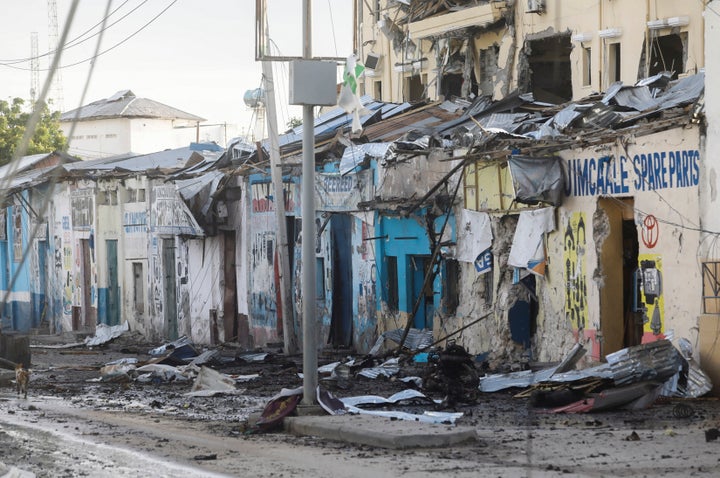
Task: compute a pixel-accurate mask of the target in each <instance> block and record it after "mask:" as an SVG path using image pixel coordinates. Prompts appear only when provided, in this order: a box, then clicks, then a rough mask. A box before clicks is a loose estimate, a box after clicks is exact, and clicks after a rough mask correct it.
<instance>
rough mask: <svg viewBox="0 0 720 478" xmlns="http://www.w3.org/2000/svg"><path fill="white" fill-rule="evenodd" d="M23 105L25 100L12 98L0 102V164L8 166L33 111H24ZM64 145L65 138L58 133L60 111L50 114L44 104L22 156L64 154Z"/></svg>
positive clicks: (65, 143)
mask: <svg viewBox="0 0 720 478" xmlns="http://www.w3.org/2000/svg"><path fill="white" fill-rule="evenodd" d="M24 106H25V100H23V99H22V98H15V99H13V100H12V102H11V103H8V102H7V101H4V100H0V165H2V164H7V163H8V162H9V161H10V160H11V159H12V156H13V154H14V153H15V150H16V149H17V147H18V146H19V145H20V140H21V139H22V136H23V134H24V133H25V128H26V125H27V122H28V120H29V119H30V116H31V115H32V112H31V111H27V110H26V108H25V107H24ZM67 144H68V143H67V138H65V136H64V135H63V133H62V131H61V130H60V112H59V111H53V112H51V111H50V109H49V108H48V106H47V105H43V107H42V110H41V115H40V121H39V122H38V125H37V127H36V128H35V134H33V137H32V138H31V139H30V144H29V145H28V148H27V151H25V153H24V154H26V155H30V154H40V153H51V152H53V151H56V150H61V151H64V150H66V149H67Z"/></svg>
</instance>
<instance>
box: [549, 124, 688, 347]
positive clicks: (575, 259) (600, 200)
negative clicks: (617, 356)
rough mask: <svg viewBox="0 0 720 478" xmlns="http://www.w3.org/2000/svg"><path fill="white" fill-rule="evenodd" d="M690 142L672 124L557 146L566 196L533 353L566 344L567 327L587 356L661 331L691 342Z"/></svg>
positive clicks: (552, 242)
mask: <svg viewBox="0 0 720 478" xmlns="http://www.w3.org/2000/svg"><path fill="white" fill-rule="evenodd" d="M699 139H700V132H699V128H698V127H686V128H672V129H669V130H666V131H663V132H660V133H655V134H649V135H645V136H641V135H637V136H634V137H626V138H623V140H618V141H617V142H613V143H610V144H606V145H603V146H599V147H593V148H585V149H576V150H572V151H564V152H562V153H560V156H561V157H562V159H563V160H564V161H565V164H566V167H567V170H566V171H567V176H566V194H567V197H566V198H565V199H564V201H563V204H562V206H561V207H559V208H557V210H556V215H555V219H556V230H555V231H554V232H552V233H550V234H548V235H547V259H548V260H547V271H548V272H547V275H546V277H545V280H542V281H540V282H539V284H540V289H541V290H540V291H538V292H539V295H540V296H541V297H544V298H545V299H544V300H543V302H542V303H541V308H540V314H539V316H538V330H542V331H543V333H542V334H540V335H539V336H538V337H537V342H536V346H537V351H538V358H539V359H540V360H556V359H558V358H560V356H561V355H562V353H563V351H566V350H567V349H568V347H569V345H570V344H569V343H568V338H567V334H566V333H565V331H566V330H567V328H568V327H570V328H571V330H572V332H573V335H574V337H575V338H576V339H577V340H579V341H580V342H581V343H583V344H584V345H586V347H587V348H588V350H589V351H590V352H591V354H590V355H591V357H592V358H593V359H595V360H601V359H603V358H604V357H605V356H606V355H607V354H608V353H612V352H614V351H617V350H619V349H621V348H624V347H628V346H631V345H637V344H639V343H646V342H649V341H654V340H657V339H660V338H663V337H665V336H666V334H668V332H670V331H672V332H673V333H674V336H675V337H685V338H688V339H689V340H690V341H691V343H695V342H696V338H697V320H698V316H699V315H700V313H701V307H700V306H701V290H702V281H701V266H700V264H699V263H698V261H697V253H698V246H699V239H700V237H699V233H698V228H699V219H700V208H699V197H698V184H699V181H700V153H699Z"/></svg>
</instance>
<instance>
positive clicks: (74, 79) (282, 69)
mask: <svg viewBox="0 0 720 478" xmlns="http://www.w3.org/2000/svg"><path fill="white" fill-rule="evenodd" d="M55 1H56V5H57V32H58V38H59V37H61V36H62V33H63V29H64V28H65V25H66V22H67V21H68V11H69V9H70V6H71V4H72V0H55ZM266 1H267V2H268V3H267V12H268V30H269V32H270V36H271V41H272V44H273V45H274V47H273V53H275V54H278V55H283V56H297V57H300V56H302V44H303V43H302V1H301V0H266ZM48 3H49V2H48V0H23V1H14V0H0V5H2V10H3V11H2V20H0V99H3V100H11V99H12V98H15V97H20V98H23V99H29V98H30V87H31V83H32V82H31V71H30V70H31V62H30V61H29V60H30V57H31V37H32V32H37V38H38V53H39V58H38V65H39V70H40V71H39V86H40V90H42V88H43V84H44V82H45V79H46V77H47V74H48V69H49V67H50V65H51V61H52V54H51V53H48V52H51V51H52V49H53V48H52V47H51V44H50V43H51V35H50V30H51V28H50V22H49V20H48ZM351 3H352V2H351V0H313V1H312V12H313V19H312V25H313V41H312V53H313V56H326V57H338V58H345V57H347V56H348V55H350V54H352V8H351ZM106 8H107V2H106V1H103V0H81V1H80V2H79V6H78V9H77V12H76V15H75V17H74V18H73V20H72V23H71V27H70V30H69V34H68V37H67V38H68V42H67V44H68V46H67V47H66V48H65V49H64V50H63V51H62V54H61V61H60V65H61V68H60V70H59V71H60V78H61V85H62V89H61V91H62V95H59V94H58V93H57V91H58V90H57V89H54V88H53V89H51V90H50V96H51V97H53V98H55V99H56V101H55V102H54V103H53V104H54V105H55V107H56V108H57V106H58V105H59V103H60V102H59V101H58V98H62V103H61V105H62V108H57V109H62V111H69V110H72V109H74V108H77V107H78V106H79V105H80V104H81V103H80V100H81V95H82V91H83V88H84V86H85V82H86V81H87V77H88V74H89V71H90V61H91V59H92V58H93V56H94V53H95V49H96V47H97V42H98V39H99V38H100V36H101V35H99V34H98V32H99V31H100V29H101V24H102V20H103V17H104V15H105V11H106ZM110 12H113V13H112V14H111V15H110V16H109V17H108V21H107V25H108V27H107V28H106V29H105V31H104V32H103V34H102V42H101V46H100V52H104V53H101V54H100V55H99V56H98V57H97V58H95V60H94V61H95V67H94V71H93V73H92V77H91V78H90V85H89V89H88V93H87V95H86V97H85V99H84V101H83V103H82V104H88V103H90V102H92V101H96V100H99V99H103V98H108V97H110V96H111V95H113V94H114V93H115V92H117V91H121V90H132V91H133V93H135V95H136V96H138V97H143V98H149V99H152V100H155V101H159V102H161V103H164V104H167V105H169V106H172V107H175V108H178V109H180V110H183V111H186V112H188V113H192V114H194V115H197V116H201V117H203V118H205V119H207V120H208V123H229V124H231V125H235V127H236V128H237V130H238V131H239V132H240V134H242V133H247V132H249V131H253V130H254V129H255V124H254V120H255V118H256V116H255V115H254V114H253V110H252V109H250V108H249V107H247V106H246V105H245V103H244V101H243V96H244V95H245V93H246V92H247V91H248V90H253V89H255V88H259V87H260V86H261V82H262V74H261V72H262V65H261V63H260V62H257V61H256V60H255V0H112V1H111V6H110ZM123 17H124V18H123ZM273 66H274V67H273V71H274V76H275V84H276V103H277V104H278V108H277V110H278V111H277V117H278V123H279V129H280V131H283V130H284V129H285V125H286V124H287V122H288V121H289V120H290V118H293V117H302V109H301V108H300V107H297V106H294V107H293V106H288V105H287V90H288V78H287V71H288V65H287V63H286V62H274V63H273Z"/></svg>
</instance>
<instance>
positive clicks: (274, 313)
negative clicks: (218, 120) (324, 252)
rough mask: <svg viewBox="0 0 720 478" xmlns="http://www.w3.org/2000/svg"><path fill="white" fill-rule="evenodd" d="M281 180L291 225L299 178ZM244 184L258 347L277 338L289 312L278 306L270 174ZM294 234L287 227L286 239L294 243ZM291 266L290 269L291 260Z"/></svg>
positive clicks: (296, 214) (252, 325) (251, 311)
mask: <svg viewBox="0 0 720 478" xmlns="http://www.w3.org/2000/svg"><path fill="white" fill-rule="evenodd" d="M283 181H284V182H283V185H284V186H283V187H284V194H285V198H284V200H285V203H284V205H285V214H286V217H287V224H290V225H292V226H294V225H295V221H294V218H295V217H299V216H300V187H299V185H298V182H299V178H297V177H293V178H290V177H287V178H284V179H283ZM246 184H247V188H248V193H247V198H248V200H247V202H248V208H249V213H248V222H247V224H246V225H245V228H246V230H247V232H248V236H247V242H246V245H247V250H248V275H249V278H248V315H249V318H248V320H249V334H250V335H251V336H252V337H253V342H254V344H255V345H256V346H261V345H265V344H267V343H268V342H277V341H278V339H279V337H280V335H279V333H280V329H281V328H282V320H281V317H282V315H281V314H284V313H292V311H281V310H280V305H279V304H280V300H279V291H278V285H279V284H278V282H279V276H278V273H277V265H276V264H277V261H276V257H277V238H276V230H277V216H276V212H275V201H276V198H275V195H274V192H273V187H272V183H271V181H270V177H269V176H267V175H264V174H256V175H251V176H249V177H248V182H247V183H246ZM297 232H298V233H299V231H297ZM291 234H292V236H291ZM295 236H296V233H295V232H294V231H293V230H292V229H290V231H289V233H288V242H289V243H291V242H292V244H293V246H294V239H293V238H294V237H295ZM299 249H300V248H297V250H299ZM294 256H295V254H294V253H293V254H291V255H290V259H291V261H292V260H293V257H294ZM296 266H297V264H296ZM291 269H293V263H292V262H291Z"/></svg>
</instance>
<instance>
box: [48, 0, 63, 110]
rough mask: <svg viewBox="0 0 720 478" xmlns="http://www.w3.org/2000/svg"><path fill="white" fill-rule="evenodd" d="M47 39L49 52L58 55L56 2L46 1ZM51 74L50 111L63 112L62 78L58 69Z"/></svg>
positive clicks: (52, 0) (53, 0)
mask: <svg viewBox="0 0 720 478" xmlns="http://www.w3.org/2000/svg"><path fill="white" fill-rule="evenodd" d="M48 38H49V40H50V50H52V51H54V52H55V55H58V54H59V53H60V52H59V51H58V40H59V38H60V37H59V35H58V19H57V1H56V0H48ZM51 61H52V60H51ZM51 64H52V63H51ZM53 73H54V75H55V77H54V79H53V86H52V94H51V96H52V98H53V100H54V103H55V104H54V105H53V106H54V108H51V109H53V110H59V111H60V112H62V111H63V88H62V76H61V74H60V69H57V70H56V71H54V72H53Z"/></svg>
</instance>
